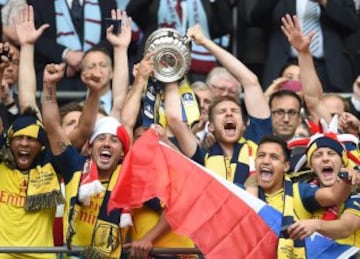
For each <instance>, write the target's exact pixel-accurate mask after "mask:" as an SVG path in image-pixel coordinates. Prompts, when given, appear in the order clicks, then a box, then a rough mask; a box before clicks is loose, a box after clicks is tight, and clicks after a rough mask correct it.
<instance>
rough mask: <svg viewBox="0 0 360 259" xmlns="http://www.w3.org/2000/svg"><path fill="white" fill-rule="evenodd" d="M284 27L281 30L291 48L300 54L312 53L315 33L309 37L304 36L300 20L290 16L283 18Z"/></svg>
mask: <svg viewBox="0 0 360 259" xmlns="http://www.w3.org/2000/svg"><path fill="white" fill-rule="evenodd" d="M281 22H282V26H281V30H282V31H283V33H284V34H285V36H286V37H287V39H288V41H289V43H290V44H291V46H293V47H294V48H295V49H296V50H297V51H298V52H304V51H310V50H309V47H310V43H311V39H312V38H313V37H314V35H315V32H314V31H312V32H310V33H309V34H308V35H304V33H303V31H302V29H301V26H300V23H299V20H298V18H297V17H296V15H294V16H292V17H291V16H290V15H289V14H287V15H285V16H284V17H282V18H281Z"/></svg>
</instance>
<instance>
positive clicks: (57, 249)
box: [0, 246, 202, 256]
mask: <svg viewBox="0 0 360 259" xmlns="http://www.w3.org/2000/svg"><path fill="white" fill-rule="evenodd" d="M83 250H84V247H72V248H71V249H68V248H67V247H66V246H54V247H35V246H33V247H29V246H26V247H25V246H16V247H0V254H1V253H3V254H4V253H38V254H41V253H46V254H48V253H52V254H55V253H57V254H58V253H64V254H66V253H71V254H80V253H81V252H82V251H83ZM124 251H125V253H127V254H128V253H129V252H130V250H129V249H124ZM164 254H167V255H177V254H198V255H201V254H202V253H201V251H200V250H199V249H198V248H156V247H155V248H153V249H151V251H150V256H159V255H164Z"/></svg>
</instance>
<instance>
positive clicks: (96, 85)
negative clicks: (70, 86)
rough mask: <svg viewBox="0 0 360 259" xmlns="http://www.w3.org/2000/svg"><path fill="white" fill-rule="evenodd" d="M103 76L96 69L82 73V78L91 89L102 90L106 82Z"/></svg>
mask: <svg viewBox="0 0 360 259" xmlns="http://www.w3.org/2000/svg"><path fill="white" fill-rule="evenodd" d="M102 79H103V78H102V77H101V74H100V73H99V72H98V71H96V70H92V71H86V72H83V73H82V74H81V80H82V81H83V82H84V84H85V85H86V86H87V87H88V88H89V90H93V91H100V90H101V89H102V87H103V86H105V84H104V80H102Z"/></svg>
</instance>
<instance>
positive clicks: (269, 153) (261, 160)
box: [255, 142, 289, 194]
mask: <svg viewBox="0 0 360 259" xmlns="http://www.w3.org/2000/svg"><path fill="white" fill-rule="evenodd" d="M255 169H256V173H257V176H258V185H259V186H260V187H262V188H263V189H264V191H265V193H267V194H272V193H275V192H277V191H279V190H280V189H281V188H282V186H283V179H284V173H285V172H286V171H287V170H289V162H288V161H286V159H285V154H284V152H283V150H282V148H281V146H280V145H279V144H278V143H271V142H265V143H262V144H260V145H259V147H258V151H257V153H256V158H255Z"/></svg>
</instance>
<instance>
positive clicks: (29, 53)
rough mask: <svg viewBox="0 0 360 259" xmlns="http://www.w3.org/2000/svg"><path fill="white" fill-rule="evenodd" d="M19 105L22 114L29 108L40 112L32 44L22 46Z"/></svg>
mask: <svg viewBox="0 0 360 259" xmlns="http://www.w3.org/2000/svg"><path fill="white" fill-rule="evenodd" d="M19 104H20V111H21V112H23V111H24V109H26V108H27V107H29V106H30V107H32V108H33V109H35V110H37V111H38V110H39V109H38V107H37V105H36V77H35V68H34V46H33V45H30V44H26V45H22V46H21V51H20V65H19Z"/></svg>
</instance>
